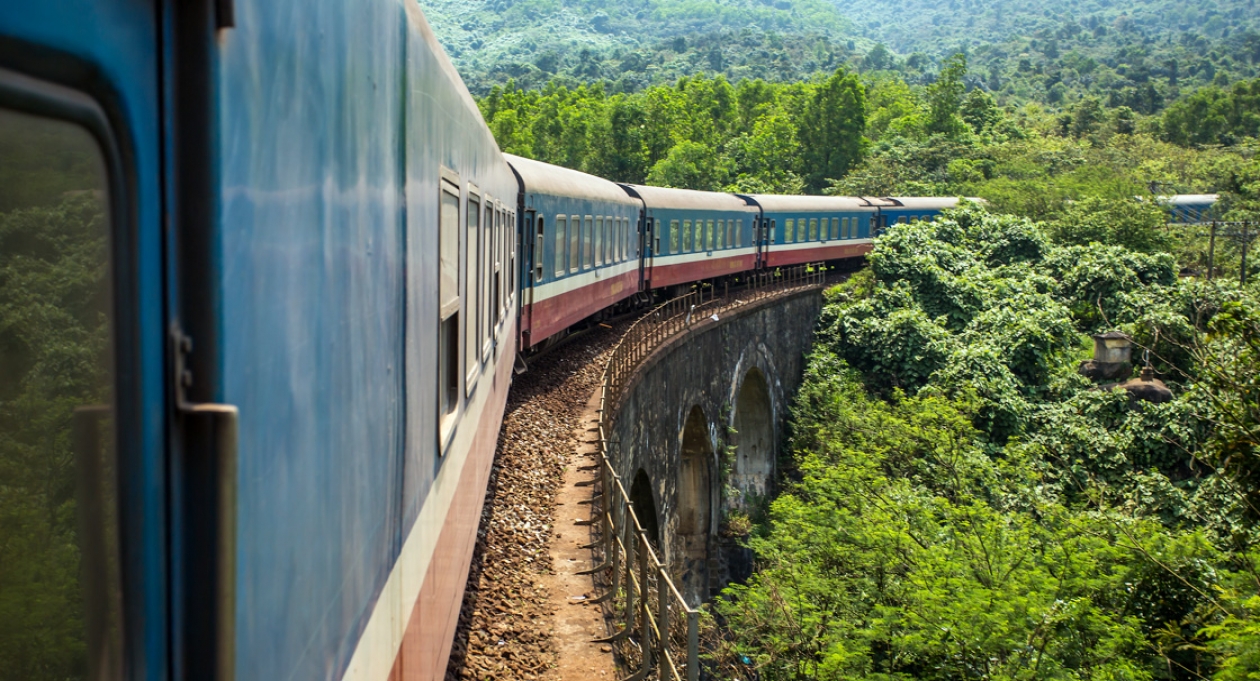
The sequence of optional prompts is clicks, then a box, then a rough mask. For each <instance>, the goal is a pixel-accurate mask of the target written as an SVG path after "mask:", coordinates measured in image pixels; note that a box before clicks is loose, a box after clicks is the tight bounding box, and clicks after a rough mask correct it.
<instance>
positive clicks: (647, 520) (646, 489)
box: [630, 468, 661, 546]
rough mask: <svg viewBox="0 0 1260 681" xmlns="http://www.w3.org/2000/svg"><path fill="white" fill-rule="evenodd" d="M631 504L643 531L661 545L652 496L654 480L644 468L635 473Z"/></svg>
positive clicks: (654, 542) (654, 543) (650, 539)
mask: <svg viewBox="0 0 1260 681" xmlns="http://www.w3.org/2000/svg"><path fill="white" fill-rule="evenodd" d="M630 505H631V506H632V507H633V508H634V515H635V517H636V518H638V519H639V524H640V525H642V526H643V531H644V532H647V536H648V541H650V542H652V544H653V545H654V546H660V545H661V531H660V524H659V521H658V519H657V517H656V500H655V498H654V497H653V496H652V480H651V479H650V478H648V474H647V471H645V470H643V469H642V468H640V469H639V472H638V473H635V475H634V482H633V483H631V484H630Z"/></svg>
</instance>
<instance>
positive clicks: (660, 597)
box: [656, 563, 669, 681]
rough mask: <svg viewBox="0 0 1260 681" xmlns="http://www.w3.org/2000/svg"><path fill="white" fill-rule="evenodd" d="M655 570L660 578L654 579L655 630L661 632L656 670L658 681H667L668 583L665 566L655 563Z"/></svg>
mask: <svg viewBox="0 0 1260 681" xmlns="http://www.w3.org/2000/svg"><path fill="white" fill-rule="evenodd" d="M656 568H657V570H658V571H659V572H660V576H659V577H658V578H657V579H656V595H657V603H658V605H657V608H659V612H657V613H656V615H657V624H656V628H657V629H659V630H660V632H661V639H660V641H658V643H659V644H660V647H661V650H660V653H659V654H658V655H657V659H659V660H660V661H661V662H660V664H658V665H657V666H656V668H657V669H658V670H660V674H659V676H660V680H661V681H669V670H668V669H666V667H668V666H669V665H668V664H667V663H666V662H667V661H668V660H669V657H668V656H667V655H666V652H667V651H668V650H669V582H668V581H667V580H668V578H667V577H666V576H665V565H664V564H663V563H657V564H656Z"/></svg>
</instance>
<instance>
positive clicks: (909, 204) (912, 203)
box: [885, 196, 985, 210]
mask: <svg viewBox="0 0 1260 681" xmlns="http://www.w3.org/2000/svg"><path fill="white" fill-rule="evenodd" d="M887 200H889V201H895V202H896V203H898V204H900V205H898V206H885V207H886V208H893V209H894V210H895V209H896V208H902V209H905V210H944V209H946V208H957V207H958V200H959V199H958V197H956V196H939V197H938V196H890V197H887ZM967 200H968V201H972V202H974V203H979V204H984V203H985V200H984V199H978V198H974V197H968V198H967Z"/></svg>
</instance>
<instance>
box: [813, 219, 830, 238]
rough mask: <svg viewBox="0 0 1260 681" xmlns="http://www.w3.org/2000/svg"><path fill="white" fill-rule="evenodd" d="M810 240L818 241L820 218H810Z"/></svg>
mask: <svg viewBox="0 0 1260 681" xmlns="http://www.w3.org/2000/svg"><path fill="white" fill-rule="evenodd" d="M824 236H826V235H824ZM809 240H810V241H818V218H810V219H809Z"/></svg>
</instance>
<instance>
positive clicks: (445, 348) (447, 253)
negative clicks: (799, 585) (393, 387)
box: [438, 180, 460, 431]
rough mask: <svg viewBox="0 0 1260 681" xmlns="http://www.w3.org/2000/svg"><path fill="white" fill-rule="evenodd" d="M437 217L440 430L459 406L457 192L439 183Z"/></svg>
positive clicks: (445, 426)
mask: <svg viewBox="0 0 1260 681" xmlns="http://www.w3.org/2000/svg"><path fill="white" fill-rule="evenodd" d="M441 194H442V195H441V197H440V198H441V202H440V204H439V209H438V210H439V215H438V239H439V241H440V246H439V251H440V253H441V255H440V260H441V268H440V269H441V278H440V282H439V284H438V289H439V290H438V294H439V296H438V300H439V305H440V311H441V317H440V320H441V323H440V328H439V330H438V333H439V334H440V338H439V339H438V343H439V349H438V356H439V360H438V371H439V376H438V391H439V393H440V394H439V395H438V405H439V408H440V410H441V414H442V418H443V423H442V430H443V431H445V430H446V429H447V428H449V426H450V423H449V422H448V421H447V419H449V418H450V417H451V415H453V414H454V413H455V406H456V405H457V404H458V403H459V364H460V363H459V188H458V187H456V186H455V185H453V184H451V183H449V182H447V181H445V180H443V181H442V192H441Z"/></svg>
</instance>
